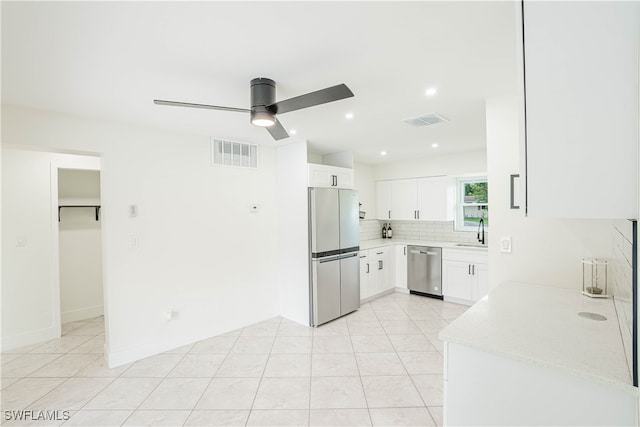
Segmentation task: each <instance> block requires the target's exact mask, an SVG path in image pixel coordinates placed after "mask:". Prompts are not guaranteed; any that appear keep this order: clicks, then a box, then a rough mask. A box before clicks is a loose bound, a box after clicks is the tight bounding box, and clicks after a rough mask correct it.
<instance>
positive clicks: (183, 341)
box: [104, 314, 278, 368]
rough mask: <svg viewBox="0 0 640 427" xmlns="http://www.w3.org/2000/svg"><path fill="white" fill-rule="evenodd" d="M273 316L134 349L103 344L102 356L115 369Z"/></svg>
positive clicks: (146, 344) (196, 332) (142, 345)
mask: <svg viewBox="0 0 640 427" xmlns="http://www.w3.org/2000/svg"><path fill="white" fill-rule="evenodd" d="M275 316H278V314H269V315H267V316H266V317H265V316H264V315H263V316H260V317H256V318H253V319H248V320H247V321H245V322H242V323H238V322H237V321H234V322H233V323H226V324H224V325H221V326H220V329H216V330H212V329H211V328H209V329H206V330H203V329H198V330H195V331H190V332H189V333H181V334H176V335H174V336H172V337H170V338H168V339H164V340H159V341H154V342H147V343H142V344H140V345H137V346H135V347H129V348H126V349H123V350H111V349H110V348H109V347H108V346H107V344H106V343H105V346H104V354H105V358H106V360H107V364H108V365H109V368H115V367H117V366H120V365H124V364H127V363H130V362H135V361H137V360H140V359H144V358H145V357H149V356H154V355H156V354H160V353H164V352H166V351H169V350H172V349H174V348H178V347H182V346H185V345H189V344H193V343H195V342H197V341H201V340H204V339H207V338H211V337H214V336H217V335H221V334H224V333H227V332H231V331H234V330H236V329H240V328H244V327H247V326H250V325H253V324H254V323H258V322H261V321H264V320H269V319H272V318H273V317H275Z"/></svg>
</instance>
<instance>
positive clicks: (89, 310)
mask: <svg viewBox="0 0 640 427" xmlns="http://www.w3.org/2000/svg"><path fill="white" fill-rule="evenodd" d="M103 314H104V306H103V305H94V306H92V307H85V308H79V309H77V310H69V311H64V312H62V313H61V316H62V323H69V322H75V321H76V320H84V319H91V318H92V317H98V316H102V315H103Z"/></svg>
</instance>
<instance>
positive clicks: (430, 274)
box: [407, 246, 442, 296]
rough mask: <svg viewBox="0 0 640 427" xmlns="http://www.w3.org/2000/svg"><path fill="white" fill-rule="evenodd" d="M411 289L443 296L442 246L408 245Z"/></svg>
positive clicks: (408, 279) (408, 276) (408, 278)
mask: <svg viewBox="0 0 640 427" xmlns="http://www.w3.org/2000/svg"><path fill="white" fill-rule="evenodd" d="M407 252H408V259H407V285H408V287H409V291H416V292H421V293H425V294H429V295H435V296H442V248H434V247H427V246H408V247H407Z"/></svg>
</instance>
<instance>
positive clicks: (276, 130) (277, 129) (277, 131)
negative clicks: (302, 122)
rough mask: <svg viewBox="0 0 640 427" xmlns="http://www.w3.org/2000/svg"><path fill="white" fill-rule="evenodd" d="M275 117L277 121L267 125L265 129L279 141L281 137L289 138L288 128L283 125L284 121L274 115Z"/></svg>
mask: <svg viewBox="0 0 640 427" xmlns="http://www.w3.org/2000/svg"><path fill="white" fill-rule="evenodd" d="M273 119H274V120H275V121H276V122H275V123H274V124H273V125H271V126H268V127H265V129H266V130H267V131H268V132H269V133H270V134H271V136H272V137H273V139H275V140H276V141H278V140H280V139H285V138H289V134H288V133H287V130H286V129H285V128H284V126H282V123H280V122H279V121H278V119H277V118H276V117H274V118H273Z"/></svg>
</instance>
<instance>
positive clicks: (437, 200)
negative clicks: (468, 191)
mask: <svg viewBox="0 0 640 427" xmlns="http://www.w3.org/2000/svg"><path fill="white" fill-rule="evenodd" d="M417 191H418V219H419V220H422V221H452V220H453V219H454V218H453V217H454V209H453V208H454V204H455V184H454V182H453V180H452V179H451V178H448V177H433V178H420V179H418V190H417Z"/></svg>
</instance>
